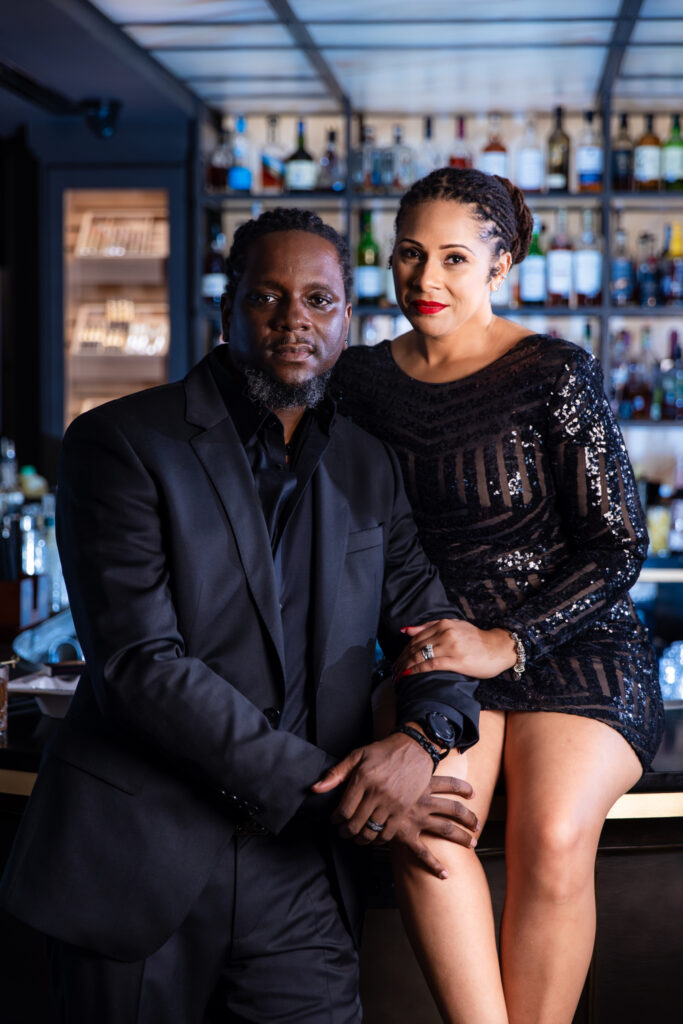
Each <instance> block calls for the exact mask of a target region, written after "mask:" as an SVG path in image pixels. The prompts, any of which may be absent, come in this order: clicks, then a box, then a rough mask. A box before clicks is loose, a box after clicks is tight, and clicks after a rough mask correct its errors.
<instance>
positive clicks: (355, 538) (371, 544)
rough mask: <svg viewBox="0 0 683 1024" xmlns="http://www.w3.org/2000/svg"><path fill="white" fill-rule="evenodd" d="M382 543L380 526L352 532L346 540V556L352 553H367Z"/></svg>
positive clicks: (382, 531)
mask: <svg viewBox="0 0 683 1024" xmlns="http://www.w3.org/2000/svg"><path fill="white" fill-rule="evenodd" d="M383 541H384V529H383V527H382V526H371V527H369V529H367V530H354V532H353V533H350V534H349V535H348V538H347V540H346V554H347V555H350V554H351V553H352V552H354V551H367V549H368V548H376V547H379V546H380V545H381V544H382V543H383Z"/></svg>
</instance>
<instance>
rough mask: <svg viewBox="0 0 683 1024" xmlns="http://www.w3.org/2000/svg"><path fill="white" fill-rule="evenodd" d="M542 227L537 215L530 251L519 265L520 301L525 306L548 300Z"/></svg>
mask: <svg viewBox="0 0 683 1024" xmlns="http://www.w3.org/2000/svg"><path fill="white" fill-rule="evenodd" d="M542 227H543V226H542V224H541V221H540V220H539V218H538V217H537V216H535V217H534V228H533V233H532V236H531V245H530V246H529V252H528V253H527V255H526V258H525V259H524V260H523V261H522V263H520V265H519V301H520V302H521V303H522V305H524V306H542V305H544V304H545V300H546V280H545V269H546V267H545V260H546V257H545V253H544V252H543V249H542V248H541V241H540V235H541V231H542Z"/></svg>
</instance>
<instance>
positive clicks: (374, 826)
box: [365, 818, 385, 832]
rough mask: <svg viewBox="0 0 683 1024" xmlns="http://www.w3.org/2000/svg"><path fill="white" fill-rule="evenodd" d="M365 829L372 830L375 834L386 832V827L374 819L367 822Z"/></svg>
mask: <svg viewBox="0 0 683 1024" xmlns="http://www.w3.org/2000/svg"><path fill="white" fill-rule="evenodd" d="M365 827H366V828H369V829H371V830H372V831H373V832H384V828H385V826H384V825H380V823H379V822H378V821H373V819H372V818H368V820H367V821H366V822H365Z"/></svg>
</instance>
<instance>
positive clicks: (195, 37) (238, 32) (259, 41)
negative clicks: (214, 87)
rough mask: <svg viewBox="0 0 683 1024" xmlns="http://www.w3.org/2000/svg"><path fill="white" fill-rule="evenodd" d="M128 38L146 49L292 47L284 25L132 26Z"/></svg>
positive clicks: (128, 29) (128, 30) (290, 38)
mask: <svg viewBox="0 0 683 1024" xmlns="http://www.w3.org/2000/svg"><path fill="white" fill-rule="evenodd" d="M126 31H127V33H128V35H130V36H132V37H133V39H134V40H135V41H136V42H137V43H139V44H140V46H144V47H145V48H146V49H149V50H157V49H160V48H161V47H167V46H188V47H193V46H216V47H217V46H235V47H238V46H258V45H261V46H287V47H291V46H292V37H291V35H290V34H289V32H288V31H287V29H286V28H285V26H284V25H279V24H276V23H275V22H273V23H272V24H269V25H220V26H218V25H204V26H202V25H193V26H191V27H188V26H185V25H182V26H181V25H173V26H171V25H169V26H160V27H157V26H147V25H145V26H140V27H136V26H131V27H130V28H127V29H126Z"/></svg>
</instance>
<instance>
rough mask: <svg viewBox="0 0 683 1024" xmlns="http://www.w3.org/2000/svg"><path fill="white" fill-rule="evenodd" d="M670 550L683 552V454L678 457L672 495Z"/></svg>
mask: <svg viewBox="0 0 683 1024" xmlns="http://www.w3.org/2000/svg"><path fill="white" fill-rule="evenodd" d="M669 551H670V552H671V554H672V555H673V554H676V555H678V554H680V553H681V552H683V455H679V456H678V458H677V459H676V472H675V475H674V493H673V495H672V497H671V529H670V531H669Z"/></svg>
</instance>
